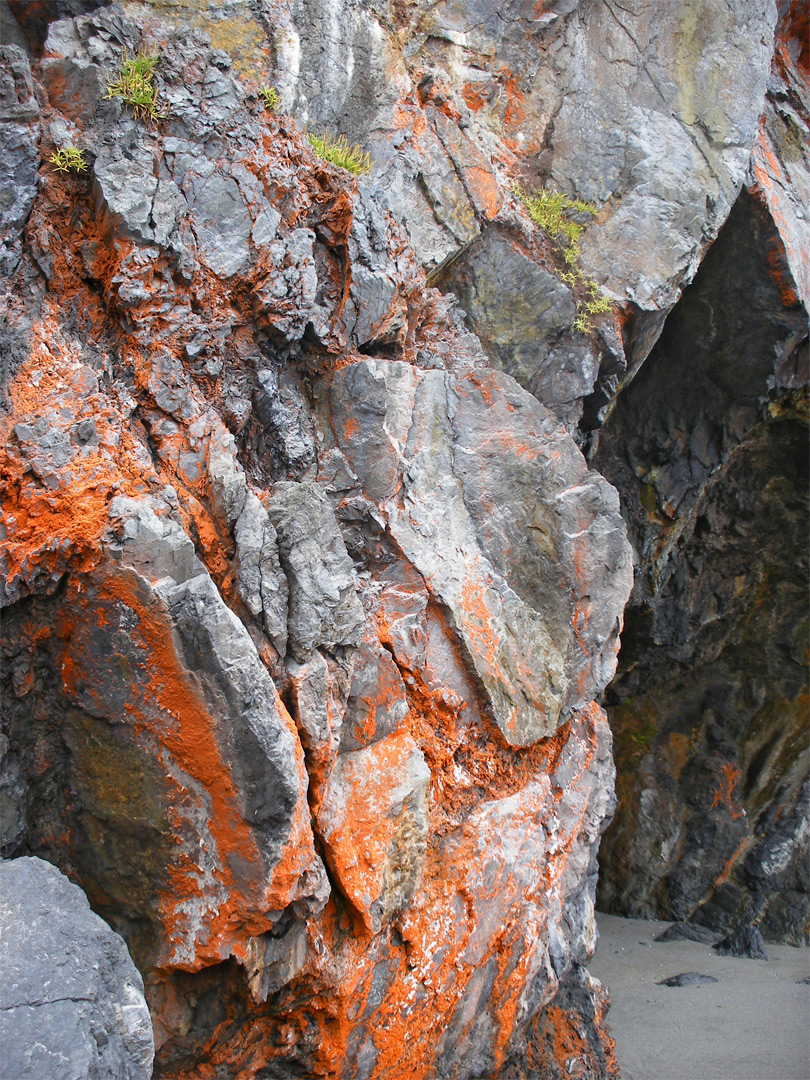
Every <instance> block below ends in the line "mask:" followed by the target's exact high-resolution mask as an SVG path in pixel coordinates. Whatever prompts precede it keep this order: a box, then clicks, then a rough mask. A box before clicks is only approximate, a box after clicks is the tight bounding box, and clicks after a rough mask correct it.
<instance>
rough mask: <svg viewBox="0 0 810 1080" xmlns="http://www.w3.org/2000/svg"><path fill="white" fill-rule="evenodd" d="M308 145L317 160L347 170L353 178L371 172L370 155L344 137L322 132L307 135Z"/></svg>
mask: <svg viewBox="0 0 810 1080" xmlns="http://www.w3.org/2000/svg"><path fill="white" fill-rule="evenodd" d="M307 138H308V139H309V142H310V145H311V146H312V149H313V150H314V151H315V153H316V154H317V155H318V157H319V158H322V159H323V160H324V161H328V162H330V163H331V164H332V165H337V167H338V168H339V169H348V170H349V172H350V173H354V175H355V176H362V175H363V173H367V172H371V154H370V153H369V152H368V150H362V149H361V148H360V147H359V146H352V145H351V144H350V143H349V142H348V141H347V139H346V136H345V135H329V134H327V133H326V132H323V133H322V134H321V135H315V134H314V133H313V132H309V133H308V134H307Z"/></svg>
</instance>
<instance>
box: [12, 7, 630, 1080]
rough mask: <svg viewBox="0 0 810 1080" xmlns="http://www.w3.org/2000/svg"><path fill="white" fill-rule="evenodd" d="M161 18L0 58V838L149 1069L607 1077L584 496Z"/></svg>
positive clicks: (281, 126)
mask: <svg viewBox="0 0 810 1080" xmlns="http://www.w3.org/2000/svg"><path fill="white" fill-rule="evenodd" d="M251 10H252V9H251ZM138 11H139V12H140V9H138ZM176 14H177V13H176V12H174V13H173V12H172V10H171V9H169V10H168V11H167V13H166V16H165V21H163V22H161V21H159V18H160V17H159V16H158V15H157V14H156V15H155V19H154V21H153V22H150V23H149V24H148V27H147V28H146V29H144V28H143V27H142V26H141V25H140V22H139V21H136V20H135V19H134V18H133V17H132V15H131V13H129V12H128V11H127V9H121V8H118V7H111V8H109V9H104V10H102V11H99V12H96V13H92V14H89V15H83V16H81V17H78V18H73V19H66V20H63V21H56V22H53V23H52V25H51V29H50V35H49V37H48V40H47V43H46V45H45V48H44V52H43V58H42V60H41V61H40V62H39V64H38V65H36V66H35V71H34V76H31V75H30V74H29V67H28V62H27V60H26V57H25V56H24V54H23V53H22V51H21V50H19V49H14V48H12V47H8V48H7V49H6V58H7V61H8V64H9V70H10V72H11V75H10V79H11V78H12V77H13V79H14V80H16V81H15V82H14V85H15V86H17V87H18V90H19V93H18V98H19V100H23V99H24V102H28V101H29V100H32V101H34V102H35V103H36V108H35V109H34V108H33V106H32V107H31V108H30V109H29V111H28V112H26V113H25V116H23V115H22V114H20V115H19V117H17V119H18V120H19V121H20V123H22V120H25V124H27V125H28V126H27V127H26V128H25V132H26V133H27V134H26V139H27V141H25V140H22V141H21V142H20V143H19V156H20V160H24V161H27V160H28V158H29V157H30V156H31V154H32V153H33V151H34V150H35V149H36V148H37V145H38V144H37V140H39V149H38V151H37V152H38V154H39V157H38V158H37V160H36V164H38V168H39V189H38V190H37V189H36V188H35V187H34V183H33V173H31V171H30V169H29V172H25V171H24V170H22V171H20V172H19V174H15V175H16V176H17V188H18V189H19V198H18V200H17V202H16V203H15V204H14V205H15V206H17V204H18V203H19V207H20V208H21V209H20V210H19V213H18V212H17V211H16V210H15V211H14V214H13V215H12V217H11V218H9V222H8V224H9V229H10V232H9V240H8V246H7V249H6V250H7V251H8V252H9V261H8V277H7V281H8V285H9V286H10V290H9V294H8V299H7V314H8V342H9V346H8V349H7V351H6V354H5V364H6V368H5V379H6V384H5V392H6V410H5V419H4V427H3V443H4V452H3V459H2V474H3V479H4V515H5V517H4V521H5V526H4V529H5V531H4V533H3V537H2V539H3V547H2V558H3V584H2V600H3V605H4V608H5V610H4V618H3V650H4V656H5V667H4V675H3V677H4V687H3V702H4V735H5V741H4V743H3V749H4V765H3V773H2V778H3V786H2V788H1V789H0V790H2V794H3V799H4V805H5V806H7V808H8V810H9V813H8V815H7V817H6V820H7V822H8V824H7V826H6V827H5V830H4V835H3V841H4V849H3V850H4V853H5V854H6V855H7V856H12V857H14V856H20V855H23V856H25V855H29V854H33V853H36V854H37V855H39V856H42V857H45V858H47V859H48V860H49V861H51V862H53V863H56V864H57V865H58V866H60V867H61V868H63V869H64V870H66V871H69V872H70V873H71V874H72V875H73V876H74V877H75V879H76V880H78V881H79V882H80V883H81V884H82V886H83V888H84V889H85V891H86V893H87V895H88V897H89V899H90V901H91V903H92V905H93V906H94V908H95V909H96V910H97V911H98V912H99V913H100V914H102V915H103V916H104V917H105V918H106V919H107V920H109V922H110V923H111V925H113V926H114V927H115V928H116V929H118V930H119V931H120V932H121V933H122V934H123V935H124V936H125V938H126V940H127V942H128V944H129V946H130V948H131V950H132V953H133V956H134V958H135V960H136V962H137V963H138V965H139V966H140V968H141V970H142V971H143V973H144V980H145V984H146V993H147V998H148V1000H149V1004H150V1009H151V1011H152V1016H153V1018H154V1024H155V1039H156V1045H157V1054H156V1059H155V1074H156V1075H157V1076H165V1077H172V1078H174V1080H179V1078H181V1077H195V1078H199V1077H207V1076H212V1077H213V1076H214V1075H218V1074H219V1073H220V1072H222V1071H224V1072H226V1073H228V1074H229V1075H239V1076H245V1077H247V1076H269V1075H279V1076H289V1075H306V1076H329V1077H338V1076H346V1077H348V1076H355V1077H368V1078H371V1077H380V1078H382V1077H388V1078H391V1080H393V1078H395V1077H402V1076H409V1077H417V1076H424V1077H427V1076H434V1075H441V1076H453V1077H459V1078H460V1077H474V1076H477V1077H481V1076H495V1075H499V1074H500V1073H501V1072H503V1071H504V1070H506V1071H505V1072H504V1075H513V1074H515V1069H517V1070H518V1071H520V1070H523V1069H524V1067H525V1068H528V1067H529V1066H528V1065H527V1064H526V1062H527V1061H528V1060H529V1058H528V1057H527V1054H530V1056H531V1060H532V1061H536V1062H539V1061H548V1062H553V1061H554V1060H555V1052H556V1051H555V1049H554V1046H555V1038H557V1035H556V1034H555V1033H556V1032H558V1031H559V1030H561V1026H562V1027H565V1029H566V1030H568V1029H569V1028H570V1030H572V1031H573V1030H574V1027H577V1029H581V1030H583V1031H585V1032H586V1036H585V1044H586V1045H587V1053H588V1060H589V1061H590V1062H591V1065H592V1071H593V1075H594V1076H600V1075H602V1074H603V1072H604V1070H605V1068H607V1066H608V1064H610V1063H611V1062H612V1057H611V1054H612V1048H611V1043H610V1040H609V1038H608V1037H607V1035H606V1034H605V1031H604V1026H603V1015H604V1011H605V996H604V993H603V991H602V990H601V988H600V987H599V986H598V984H597V983H595V981H593V980H591V979H590V977H589V976H588V974H587V971H586V969H585V964H586V963H587V961H588V958H589V956H590V955H591V953H592V951H593V948H594V946H595V928H594V921H593V898H594V892H595V853H596V846H597V843H598V838H599V835H600V833H601V830H602V828H603V825H604V822H605V819H606V817H607V816H608V815H609V813H610V811H611V808H612V805H613V766H612V760H611V753H610V733H609V730H608V728H607V725H606V722H605V717H604V714H603V712H602V710H601V709H600V708H599V706H598V704H596V698H597V696H598V695H599V694H600V693H601V692H602V691H603V690H604V688H605V686H606V685H607V683H608V681H609V680H610V678H611V676H612V674H613V672H614V670H615V664H616V653H617V650H618V644H619V632H620V629H621V621H622V610H623V607H624V604H625V601H626V599H627V596H628V594H629V591H630V587H631V584H632V567H631V563H630V557H629V556H630V553H629V548H628V545H627V541H626V537H625V528H624V524H623V522H622V519H621V516H620V513H619V505H618V499H617V496H616V493H615V492H614V491H613V489H612V488H610V486H609V485H608V484H607V483H606V482H605V481H604V480H603V479H602V478H601V477H600V476H599V475H598V474H597V473H595V472H592V471H590V470H589V469H588V466H587V464H586V462H585V459H584V458H583V456H582V454H581V453H580V451H579V449H578V448H577V445H576V443H575V441H574V439H573V438H572V437H571V435H570V434H569V433H568V432H567V431H566V430H565V429H564V428H563V427H562V426H561V425H560V424H559V422H558V421H557V420H556V419H555V417H554V416H553V415H552V414H551V413H549V412H548V411H547V410H546V409H545V408H544V406H543V405H542V404H541V403H540V402H539V401H538V400H537V399H536V398H535V397H533V396H532V395H531V394H529V393H528V392H526V391H525V390H524V389H522V388H521V386H519V385H518V384H517V383H516V382H515V381H514V379H512V378H511V376H510V375H509V374H508V373H504V372H499V371H496V370H493V369H492V368H490V367H489V366H488V365H487V361H486V356H485V354H484V352H483V351H482V349H481V346H480V344H479V342H478V340H477V339H476V338H475V337H473V336H472V334H470V333H469V331H468V330H467V329H465V328H464V326H463V325H462V323H461V317H460V316H459V315H458V314H457V313H455V312H453V310H452V302H451V301H450V300H448V299H446V298H444V297H443V296H442V295H441V294H440V293H438V292H437V291H435V290H433V289H430V288H428V286H427V284H426V281H425V277H424V273H423V271H422V269H421V268H420V265H419V259H418V258H417V256H416V255H415V254H414V252H413V250H412V248H411V247H410V245H409V242H408V237H407V235H406V234H405V232H404V231H403V228H402V226H401V224H399V223H398V222H397V220H396V219H395V217H394V216H393V215H392V213H391V212H390V210H389V209H388V207H387V203H386V201H385V200H384V199H383V198H382V195H381V186H380V183H379V182H378V181H375V180H374V179H372V180H371V181H370V182H365V181H362V182H357V181H355V180H354V179H353V178H352V177H351V176H350V175H349V174H348V173H347V172H345V171H342V170H338V169H336V168H334V167H332V166H330V165H327V164H326V163H324V162H321V161H319V160H318V159H317V158H316V157H315V156H314V154H313V152H312V150H311V149H310V147H309V144H308V142H307V141H306V139H305V138H304V137H303V136H302V135H301V133H300V132H299V131H298V130H297V127H296V125H295V123H294V122H293V121H292V120H291V119H289V118H288V117H284V116H275V115H273V113H272V112H270V111H269V110H266V109H265V108H264V107H263V105H262V103H261V101H260V99H259V98H258V95H257V94H256V92H255V91H256V84H255V82H251V81H250V79H249V78H247V79H246V78H245V77H244V76H243V75H240V74H239V73H238V71H237V70H236V69H237V68H238V66H239V63H240V61H239V56H240V53H239V49H238V48H237V47H236V45H234V46H233V55H231V54H229V53H227V52H226V51H224V49H221V48H220V49H217V48H214V47H212V46H211V44H210V43H209V42H208V40H207V39H206V37H205V36H204V35H203V33H202V29H201V28H200V29H198V30H195V29H194V28H193V27H192V29H191V30H190V29H189V26H188V24H187V23H184V22H182V21H180V22H178V21H176V19H175V16H176ZM161 17H162V16H161ZM139 18H140V15H139ZM245 18H246V19H247V16H246V17H245ZM192 21H193V20H192ZM216 21H217V20H214V22H215V23H216ZM221 21H222V22H223V23H224V21H225V20H221ZM247 22H248V23H249V22H250V20H249V19H247ZM245 25H246V23H245V21H240V20H239V19H236V20H235V23H234V24H231V25H230V31H233V33H236V32H237V30H239V28H240V27H241V30H240V32H241V31H244V29H245ZM226 29H228V28H227V27H225V26H224V25H223V26H216V25H212V27H210V28H209V31H210V36H211V37H212V38H213V39H214V43H215V44H216V42H217V41H219V42H220V44H225V41H224V40H223V39H222V38H220V37H219V36H218V35H219V33H220V31H221V32H222V33H223V34H224V33H225V31H226ZM237 37H238V35H237ZM158 43H159V48H160V62H159V75H158V80H159V81H158V86H159V94H160V98H159V105H160V108H161V110H162V111H163V112H164V113H165V116H164V118H163V120H162V121H161V123H160V124H158V125H153V126H150V125H148V124H145V123H144V122H143V121H142V120H140V119H137V118H134V117H133V116H132V114H131V112H130V111H129V110H128V108H127V107H126V105H125V104H124V103H123V102H122V101H121V100H120V99H115V98H113V99H110V98H108V97H107V96H106V86H107V81H108V80H109V79H110V78H111V77H112V76H113V74H114V72H115V70H116V68H117V66H118V64H119V63H120V55H121V50H122V49H126V50H128V52H129V54H130V55H133V54H135V53H137V52H138V50H139V49H140V48H144V49H147V51H148V50H149V49H150V48H157V47H158ZM234 58H235V59H234ZM325 75H326V69H324V77H325ZM20 88H21V89H20ZM26 94H27V95H28V96H27V97H26V96H25V95H26ZM32 94H33V97H32ZM16 115H17V114H15V116H16ZM15 122H16V121H15ZM71 144H75V145H77V146H79V147H80V148H81V149H83V150H84V151H85V154H86V160H87V164H88V168H87V170H86V172H78V173H75V174H74V173H69V172H68V173H60V172H58V171H57V170H56V169H54V168H53V167H52V166H51V165H50V164H49V158H50V155H51V153H52V151H53V149H55V148H57V147H64V146H66V145H71ZM26 155H27V156H26ZM29 173H30V176H29ZM11 865H23V864H22V863H20V862H19V859H17V860H16V862H15V863H13V864H11ZM551 1001H556V1004H555V1005H554V1013H553V1015H554V1017H555V1019H554V1021H553V1023H552V1022H551V1021H550V1023H551V1026H548V1025H547V1024H546V1023H545V1021H544V1020H543V1019H542V1017H543V1016H544V1015H545V1014H544V1008H545V1006H546V1005H547V1004H548V1003H549V1002H551ZM585 1044H584V1045H585ZM529 1046H531V1048H532V1049H531V1051H529ZM549 1067H551V1066H549ZM554 1067H555V1068H556V1067H557V1066H554ZM611 1067H612V1065H611ZM88 1075H89V1074H88ZM122 1075H123V1074H122Z"/></svg>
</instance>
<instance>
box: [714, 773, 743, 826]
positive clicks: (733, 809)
mask: <svg viewBox="0 0 810 1080" xmlns="http://www.w3.org/2000/svg"><path fill="white" fill-rule="evenodd" d="M720 774H721V778H720V784H719V786H718V788H717V790H716V791H715V793H714V800H713V802H712V805H711V806H710V807H709V809H710V810H714V809H715V808H716V807H718V806H720V805H721V804H722V805H723V806H724V807H725V808H726V809H727V810H728V812H729V814H730V816H731V819H732V821H736V820H737V819H738V818H741V817H742V816H743V814H744V813H745V811H744V810H743V808H742V806H741V805H740V802H739V797H737V798H736V799H735V798H734V791H735V789H736V787H737V785H738V784H739V782H740V777H741V776H742V773H741V772H740V770H739V769H738V768H737V767H736V766H735V765H732V764H731V762H730V761H726V762H724V763H723V765H722V766H721V768H720Z"/></svg>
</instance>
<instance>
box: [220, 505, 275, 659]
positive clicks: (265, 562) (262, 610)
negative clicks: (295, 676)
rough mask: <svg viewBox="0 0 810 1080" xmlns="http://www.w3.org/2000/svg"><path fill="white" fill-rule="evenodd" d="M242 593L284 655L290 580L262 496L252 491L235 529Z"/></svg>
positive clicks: (237, 564) (236, 559)
mask: <svg viewBox="0 0 810 1080" xmlns="http://www.w3.org/2000/svg"><path fill="white" fill-rule="evenodd" d="M233 537H234V541H235V543H236V555H235V565H236V574H237V579H238V582H239V585H238V588H239V595H240V596H241V598H242V600H244V602H245V603H246V604H247V606H248V608H249V609H250V612H251V614H252V615H254V616H256V617H260V618H261V623H262V626H263V627H264V631H265V633H266V634H267V636H268V637H269V638H270V640H271V641H272V642H273V644H274V645H275V647H276V649H277V651H278V653H279V655H280V656H284V654H285V652H286V651H287V601H288V589H287V579H286V577H285V576H284V571H283V570H282V569H281V564H280V562H279V556H278V543H277V540H276V530H275V529H274V528H273V525H272V523H271V521H270V518H269V516H268V514H267V511H266V510H265V508H264V506H263V505H262V503H261V501H260V500H259V498H258V497H257V496H256V495H255V494H254V493H253V492H252V491H248V493H247V495H246V496H245V504H244V507H243V508H242V513H241V514H240V515H239V517H238V519H237V521H236V525H235V526H234V531H233Z"/></svg>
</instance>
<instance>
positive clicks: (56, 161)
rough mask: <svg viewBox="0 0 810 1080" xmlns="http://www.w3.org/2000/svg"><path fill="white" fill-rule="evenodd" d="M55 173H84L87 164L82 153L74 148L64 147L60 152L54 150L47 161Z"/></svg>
mask: <svg viewBox="0 0 810 1080" xmlns="http://www.w3.org/2000/svg"><path fill="white" fill-rule="evenodd" d="M48 160H49V161H50V163H51V165H53V167H54V168H55V169H56V171H57V172H69V171H70V170H71V169H73V171H74V172H86V171H87V162H86V161H85V160H84V151H83V150H78V149H77V148H76V147H75V146H66V147H64V149H62V150H54V152H53V153H52V154H51V156H50V158H49V159H48Z"/></svg>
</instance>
